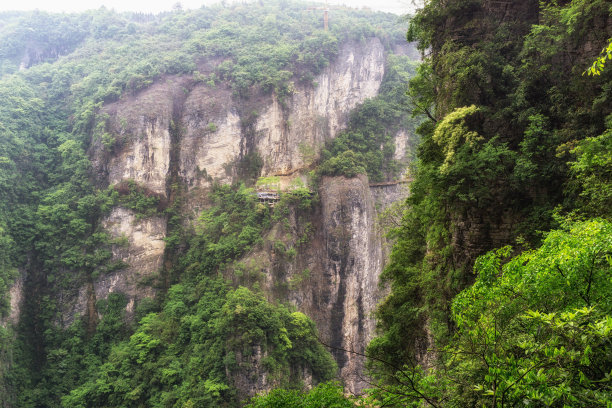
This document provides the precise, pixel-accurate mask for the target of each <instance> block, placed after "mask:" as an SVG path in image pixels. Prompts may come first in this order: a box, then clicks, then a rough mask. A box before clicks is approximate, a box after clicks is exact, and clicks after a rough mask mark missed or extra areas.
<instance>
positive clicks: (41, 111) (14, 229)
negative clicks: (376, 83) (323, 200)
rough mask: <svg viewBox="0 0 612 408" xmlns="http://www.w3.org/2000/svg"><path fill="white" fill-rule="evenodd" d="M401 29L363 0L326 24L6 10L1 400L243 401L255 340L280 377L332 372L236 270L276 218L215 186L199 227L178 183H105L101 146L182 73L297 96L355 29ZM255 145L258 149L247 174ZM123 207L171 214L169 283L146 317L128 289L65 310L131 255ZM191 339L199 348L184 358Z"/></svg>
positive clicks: (270, 16)
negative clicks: (154, 87)
mask: <svg viewBox="0 0 612 408" xmlns="http://www.w3.org/2000/svg"><path fill="white" fill-rule="evenodd" d="M402 35H403V34H402V32H401V28H400V27H399V26H397V24H396V18H395V17H392V16H389V15H386V14H383V13H372V12H370V11H365V10H338V11H337V12H335V13H334V17H333V19H332V21H331V24H330V30H329V31H324V30H323V27H322V13H319V12H318V11H312V10H308V6H307V5H304V4H302V3H294V2H291V1H284V0H283V1H278V2H265V3H261V2H260V3H256V4H250V5H245V4H235V5H232V6H227V5H225V6H224V5H218V6H214V7H208V8H207V7H203V8H201V9H198V10H191V11H183V10H180V9H176V10H174V11H173V12H169V13H163V14H160V15H148V14H138V13H132V14H118V13H116V12H114V11H111V10H108V9H106V8H104V7H102V8H100V9H98V10H92V11H88V12H85V13H80V14H62V15H58V14H49V13H45V12H41V11H35V12H10V13H1V14H0V75H2V77H1V78H0V96H1V97H2V99H3V103H2V104H1V105H0V295H1V296H0V299H1V301H0V320H1V321H2V325H1V326H0V395H2V396H3V397H2V398H0V399H1V400H2V401H0V405H2V406H23V407H30V406H32V407H33V406H59V405H60V404H64V405H66V406H103V405H114V404H119V405H123V404H125V405H129V404H133V405H134V406H136V405H139V406H142V405H143V404H144V405H150V406H156V404H178V405H181V404H186V405H187V406H189V404H193V405H194V406H202V405H207V404H217V405H224V404H225V405H236V404H238V403H239V401H238V398H239V397H238V395H237V393H236V387H235V384H234V383H233V381H234V380H235V378H236V375H238V373H239V372H240V371H241V370H243V369H244V370H245V371H248V369H249V368H248V367H246V366H248V363H247V361H248V358H250V356H251V355H252V354H253V353H255V351H254V350H256V349H258V350H260V351H261V352H262V353H263V354H264V357H263V359H262V361H263V365H264V366H265V367H264V369H265V371H266V372H267V373H269V375H270V378H271V379H273V380H274V381H276V383H277V384H279V385H292V386H294V387H297V388H299V386H300V384H298V381H297V379H298V377H299V376H298V375H297V374H296V371H295V370H301V369H303V370H309V371H308V372H310V373H311V374H312V376H313V381H314V382H315V383H316V382H317V381H322V380H327V379H330V378H331V377H332V375H333V374H334V371H335V366H334V364H333V361H332V360H331V358H330V357H329V354H327V353H326V352H325V351H324V350H323V349H322V348H321V346H320V345H319V344H318V343H317V342H316V341H315V334H314V326H313V324H312V322H311V321H310V320H309V319H308V318H307V317H306V316H304V315H301V314H299V313H297V312H295V311H293V310H291V309H290V308H288V307H286V306H283V305H275V304H271V303H269V302H267V301H266V300H265V299H264V298H263V296H262V294H261V293H260V291H259V290H258V289H257V288H256V287H254V288H251V289H246V288H237V287H232V286H230V285H228V284H227V283H226V282H225V281H224V280H223V279H222V278H220V273H221V271H222V270H224V268H225V267H226V266H228V265H230V264H231V263H232V262H234V261H235V260H236V259H238V258H239V257H240V256H243V255H244V254H245V252H246V251H248V250H249V249H250V248H252V247H253V246H255V245H258V243H260V240H261V236H262V234H263V233H264V232H265V231H266V229H267V228H268V227H269V225H270V220H271V217H272V215H271V214H270V211H269V209H268V208H267V207H262V206H258V205H257V203H256V202H255V200H254V199H253V195H252V192H251V191H249V190H247V189H245V188H244V187H240V186H233V187H229V186H225V187H218V188H216V189H215V190H214V192H213V193H212V194H211V195H210V197H209V198H210V207H209V208H207V209H206V210H205V211H204V212H203V214H202V215H201V218H200V221H199V222H198V225H197V228H196V230H194V231H192V230H189V229H188V228H185V222H184V220H183V219H182V215H181V213H180V205H181V201H180V200H181V197H180V195H181V191H180V188H179V187H177V186H176V185H175V184H172V185H171V186H170V187H169V189H170V190H172V194H171V198H170V199H165V198H164V197H163V196H162V195H159V194H156V193H153V192H151V191H149V190H147V189H146V188H145V187H144V186H140V185H138V184H137V183H135V182H133V181H129V180H126V181H125V182H123V183H121V184H119V185H116V186H105V185H100V182H101V180H98V179H96V177H95V175H94V174H92V166H91V163H90V161H89V153H90V151H89V149H91V148H92V146H98V145H100V146H103V147H104V148H105V149H107V151H112V149H113V148H114V147H115V145H116V144H117V143H118V141H117V140H114V138H113V136H112V135H110V134H108V133H107V132H106V131H105V129H104V126H103V124H104V123H105V121H106V119H107V118H108V117H107V116H106V115H104V114H102V113H100V108H101V107H102V105H103V104H105V103H109V102H112V101H116V100H118V99H120V98H122V97H129V96H132V95H135V94H137V93H138V92H140V91H141V90H143V89H144V88H146V87H147V86H149V85H151V84H152V83H154V82H155V81H159V80H161V79H163V78H164V77H166V76H170V75H183V76H185V77H187V78H189V79H190V81H192V83H196V82H201V81H204V82H206V83H207V84H208V85H209V86H211V87H215V86H217V85H219V84H221V85H222V86H226V87H228V88H229V89H231V90H232V91H233V98H235V99H236V101H238V103H240V102H244V101H245V100H248V99H249V98H252V97H253V96H261V95H264V94H270V93H275V94H276V96H277V97H278V98H279V100H280V101H281V102H282V101H283V100H284V98H285V97H286V96H288V95H290V94H291V93H293V92H294V91H295V87H296V85H298V84H299V85H310V86H316V84H314V83H313V81H314V78H315V76H316V75H317V74H318V73H320V72H321V71H322V70H323V69H324V68H325V67H326V66H327V65H328V64H329V63H330V61H331V60H332V59H333V58H334V57H335V56H336V55H337V52H338V48H339V46H340V45H341V44H342V43H343V42H346V41H363V40H365V39H366V38H369V37H372V36H378V37H379V38H380V40H381V41H382V43H383V44H384V45H385V47H387V48H388V49H390V48H391V45H392V44H393V43H395V42H396V41H397V40H398V39H401V37H402ZM200 71H201V72H200ZM170 130H172V129H170ZM175 130H176V129H175ZM92 141H93V143H92ZM257 159H258V157H257V156H253V157H252V160H250V161H249V162H248V163H247V164H246V165H245V169H244V172H245V174H246V173H249V174H248V176H249V177H255V176H257V175H258V174H250V173H252V172H254V173H258V171H259V169H260V168H261V163H260V161H261V159H260V158H259V161H258V160H257ZM175 181H176V180H175ZM169 184H170V183H169ZM298 198H299V197H298ZM310 199H311V197H310V195H308V194H307V195H306V196H304V197H301V198H300V200H299V201H300V202H304V203H305V202H309V200H310ZM116 206H122V207H124V208H128V209H130V210H131V211H132V212H134V213H135V215H136V217H137V218H147V217H151V216H164V217H167V219H168V231H169V234H168V236H167V238H166V241H167V247H166V248H167V253H166V263H165V266H164V268H165V269H164V270H163V271H161V279H160V281H159V282H157V281H156V282H149V284H153V285H157V286H159V288H160V289H162V290H161V291H160V293H161V296H160V298H159V299H157V300H155V301H143V302H142V304H140V305H136V306H135V316H133V317H126V316H124V315H123V310H124V309H125V299H124V298H123V297H122V296H119V295H117V296H114V295H113V296H111V297H109V298H108V299H107V300H104V301H100V302H98V304H93V305H88V307H89V310H88V313H87V314H86V315H85V316H82V317H80V318H76V319H73V317H72V316H69V317H66V316H67V315H68V313H67V312H66V310H62V306H63V302H65V301H66V299H63V298H61V297H60V295H58V294H66V296H68V297H69V296H73V295H74V296H76V295H75V293H77V292H78V290H79V288H91V287H92V285H93V280H95V279H97V278H98V277H100V276H104V275H105V274H107V273H109V272H111V271H113V270H116V269H118V268H122V267H124V266H125V265H123V264H121V263H120V262H114V261H112V248H113V245H115V246H121V245H124V244H125V242H123V241H125V239H124V240H121V239H119V240H111V239H110V237H109V236H108V234H107V233H106V232H105V231H104V230H103V229H102V228H101V226H100V220H101V218H102V217H103V216H104V215H106V214H108V213H109V212H110V211H111V210H112V208H114V207H116ZM277 217H280V216H278V215H277ZM26 272H27V273H26ZM19 276H20V278H21V279H23V281H22V284H23V286H24V291H25V292H26V293H28V296H27V297H26V299H25V301H24V304H23V307H22V309H21V318H20V323H19V326H18V327H16V328H14V329H15V330H12V328H11V326H10V325H8V324H6V320H5V319H6V317H7V316H6V314H7V311H8V307H7V306H8V296H7V293H6V292H7V290H8V287H9V285H10V284H11V283H12V282H13V281H14V280H15V279H16V278H17V277H19ZM166 291H167V292H168V293H167V295H164V293H165V292H166ZM62 296H63V295H62ZM99 316H100V317H99ZM65 318H66V319H68V320H69V321H64V319H65ZM202 319H204V320H202ZM202 321H205V322H206V324H203V323H202ZM208 323H210V324H208ZM240 325H246V326H245V327H246V328H247V329H248V330H247V332H245V333H244V337H240V336H239V333H237V327H239V326H240ZM247 326H248V327H247ZM298 350H299V352H298ZM240 353H242V354H241V355H242V360H240V358H238V357H237V356H238V354H240ZM178 354H180V355H181V356H183V357H182V358H183V359H184V360H181V361H179V360H176V361H175V362H174V363H173V364H172V365H170V366H168V365H167V364H166V362H167V361H169V360H171V359H173V356H176V355H178ZM158 358H159V359H158ZM199 359H203V360H206V361H203V360H202V361H200V360H199ZM241 364H243V365H245V367H243V366H242V365H241ZM177 365H180V367H177ZM236 367H240V369H236ZM200 380H202V381H200ZM196 382H197V383H198V385H197V386H194V385H193V384H195V383H196ZM177 384H181V387H182V388H177ZM126 387H128V388H126ZM118 401H121V402H120V403H119V402H118Z"/></svg>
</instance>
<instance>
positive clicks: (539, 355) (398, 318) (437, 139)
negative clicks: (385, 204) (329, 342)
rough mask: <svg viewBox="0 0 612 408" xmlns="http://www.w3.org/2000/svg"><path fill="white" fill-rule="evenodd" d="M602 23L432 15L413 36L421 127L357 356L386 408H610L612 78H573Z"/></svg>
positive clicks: (524, 9) (498, 8)
mask: <svg viewBox="0 0 612 408" xmlns="http://www.w3.org/2000/svg"><path fill="white" fill-rule="evenodd" d="M611 12H612V9H611V6H610V3H609V2H607V1H597V0H594V1H581V0H574V1H554V2H553V1H530V0H525V1H514V2H499V1H487V0H466V1H463V0H461V1H453V2H445V1H435V0H434V1H430V2H427V4H426V6H425V8H424V9H422V10H421V11H419V12H418V14H417V15H416V16H415V18H414V19H413V20H412V21H411V25H410V29H409V31H408V37H409V39H414V40H418V41H419V44H420V47H421V49H422V50H423V51H424V52H425V54H426V55H427V57H426V59H425V61H424V64H423V65H422V66H421V67H420V69H419V76H418V77H417V78H415V79H413V80H412V81H411V83H410V91H409V92H410V94H411V95H412V96H413V97H414V98H415V99H416V101H417V102H416V105H417V106H418V107H420V108H421V109H422V110H423V111H424V112H428V113H429V119H430V120H428V121H427V122H425V123H424V124H423V125H422V126H421V128H420V129H419V132H420V134H421V136H422V141H421V144H420V146H419V149H418V162H417V163H416V165H415V180H414V182H413V183H412V184H411V197H410V198H409V199H408V201H407V203H406V206H407V207H406V211H405V213H404V218H403V220H402V226H401V227H400V228H398V229H396V230H395V232H394V237H395V239H396V240H397V241H396V245H395V247H394V249H393V254H392V256H391V263H390V265H389V266H388V267H387V269H386V270H385V272H384V275H383V280H384V281H385V282H388V283H389V284H390V285H391V288H392V292H391V294H390V296H389V297H388V298H387V299H385V301H384V302H383V303H382V304H381V306H380V308H379V310H378V322H379V333H380V335H379V337H378V338H377V339H376V340H374V341H373V342H372V343H371V344H370V347H369V352H370V353H371V354H372V355H373V356H376V357H378V358H380V359H382V360H384V361H392V362H394V365H393V366H390V365H388V364H384V363H381V362H380V361H375V360H373V362H372V366H373V369H374V371H375V372H376V373H377V375H379V376H380V378H381V379H383V383H390V384H396V385H397V384H401V385H400V386H399V388H397V389H394V390H395V391H397V394H396V395H395V396H394V392H392V393H391V394H390V395H382V396H381V398H383V399H385V400H387V401H389V402H390V403H391V405H393V404H399V405H400V406H403V405H404V404H408V405H410V404H411V403H412V402H410V401H419V400H420V401H426V402H425V404H426V405H431V406H496V407H497V406H499V407H502V406H517V405H521V406H523V405H524V406H555V407H557V406H558V407H561V406H564V407H565V406H583V407H586V406H589V407H599V406H609V405H610V403H611V400H610V391H611V385H612V384H611V383H610V372H611V369H612V360H611V358H610V356H611V354H610V353H611V351H612V349H611V348H610V334H611V329H612V327H611V326H610V322H611V320H610V312H611V309H610V302H609V299H610V293H611V291H610V290H611V289H612V288H611V287H610V273H611V271H612V269H611V267H612V263H611V262H610V259H611V258H610V255H611V250H612V246H611V243H612V235H611V232H612V230H611V224H610V221H611V220H610V217H611V215H612V213H611V212H610V209H611V208H612V201H611V200H610V199H611V197H612V196H611V193H612V185H611V182H612V179H611V175H612V161H611V160H612V139H611V138H610V137H611V135H612V133H611V126H612V115H611V114H612V99H611V98H612V95H611V94H610V90H611V89H612V88H611V84H612V82H611V79H612V69H610V67H608V66H605V67H604V68H603V69H602V70H601V72H600V74H601V75H589V73H588V72H585V71H587V69H588V68H590V67H591V65H592V64H593V62H594V61H595V60H596V59H597V58H598V57H599V52H600V51H601V49H602V48H605V47H606V46H607V44H608V43H609V38H610V36H611V35H612V18H611ZM604 56H605V54H604ZM491 250H492V251H491ZM487 251H491V252H488V253H487ZM485 253H486V255H485ZM408 333H409V335H407V334H408ZM396 362H401V364H405V367H406V368H405V371H398V368H397V367H398V366H400V364H397V363H396ZM383 394H384V393H383ZM394 397H397V399H394ZM400 401H401V402H400Z"/></svg>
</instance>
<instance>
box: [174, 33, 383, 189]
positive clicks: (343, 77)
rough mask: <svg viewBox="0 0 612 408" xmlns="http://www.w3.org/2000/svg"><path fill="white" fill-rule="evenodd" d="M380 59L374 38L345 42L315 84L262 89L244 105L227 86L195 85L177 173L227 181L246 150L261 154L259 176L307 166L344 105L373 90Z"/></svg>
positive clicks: (339, 121)
mask: <svg viewBox="0 0 612 408" xmlns="http://www.w3.org/2000/svg"><path fill="white" fill-rule="evenodd" d="M384 61H385V56H384V48H383V46H382V44H381V43H380V40H378V39H377V38H373V39H370V40H368V41H367V42H366V43H365V45H362V44H359V43H348V44H344V45H343V46H342V47H341V49H340V53H339V55H338V57H337V58H336V60H335V61H334V62H333V63H332V64H331V65H330V66H329V67H328V68H327V69H325V70H324V72H323V73H321V74H320V75H319V76H318V77H317V78H316V79H315V81H314V82H315V83H316V86H314V87H306V86H301V87H298V89H297V90H296V92H294V94H293V95H292V96H290V97H287V98H285V99H284V100H283V101H279V100H278V98H276V97H267V98H261V99H260V100H257V101H253V102H251V103H250V104H247V106H239V105H238V104H236V102H235V101H233V100H232V98H231V93H230V92H229V90H226V89H222V88H221V89H210V88H209V87H207V86H206V85H203V84H200V85H198V86H196V87H195V89H194V90H193V91H192V92H191V93H190V95H189V97H188V98H187V101H186V103H185V109H184V115H183V122H182V123H183V126H184V129H185V134H184V137H183V141H182V143H181V157H180V175H181V177H182V178H183V180H184V181H185V182H186V183H187V185H188V186H189V187H190V188H194V187H207V186H208V185H209V183H210V178H212V179H215V180H218V181H221V182H228V181H231V180H232V178H234V177H235V176H236V168H235V166H234V165H235V164H236V163H237V161H238V160H240V159H241V158H244V156H245V155H247V154H249V153H257V154H258V155H259V156H260V157H261V159H262V160H263V169H262V175H263V176H267V175H272V174H274V175H276V174H288V173H291V172H293V171H296V170H299V169H301V168H303V167H305V166H308V165H309V164H311V163H312V161H313V160H314V159H316V158H317V157H318V152H319V150H320V149H321V147H322V146H323V144H324V143H325V141H326V140H328V139H330V138H333V137H334V136H335V135H336V134H337V132H338V131H339V130H340V129H342V128H344V127H345V126H346V123H347V120H348V115H349V113H350V111H351V110H352V109H353V108H355V106H357V104H359V103H360V102H363V101H364V100H365V99H367V98H370V97H373V96H375V95H376V93H377V92H378V88H379V87H380V84H381V82H382V79H383V75H384V66H385V64H384ZM203 174H205V175H206V176H208V177H202V175H203ZM209 177H210V178H209Z"/></svg>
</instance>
